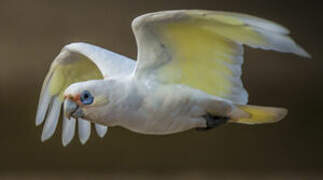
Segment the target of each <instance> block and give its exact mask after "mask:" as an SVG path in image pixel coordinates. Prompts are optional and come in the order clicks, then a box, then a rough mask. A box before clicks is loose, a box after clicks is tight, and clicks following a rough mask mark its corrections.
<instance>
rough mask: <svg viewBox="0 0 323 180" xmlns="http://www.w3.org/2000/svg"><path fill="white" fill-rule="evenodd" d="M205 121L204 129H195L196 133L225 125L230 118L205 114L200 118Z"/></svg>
mask: <svg viewBox="0 0 323 180" xmlns="http://www.w3.org/2000/svg"><path fill="white" fill-rule="evenodd" d="M202 117H203V118H204V119H205V120H206V127H205V128H196V130H198V131H206V130H210V129H212V128H215V127H218V126H220V125H222V124H225V123H226V122H227V121H228V120H229V119H230V118H229V117H221V116H213V115H211V114H209V113H208V114H206V115H204V116H202Z"/></svg>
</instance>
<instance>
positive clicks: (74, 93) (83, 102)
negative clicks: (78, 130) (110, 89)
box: [64, 80, 108, 120]
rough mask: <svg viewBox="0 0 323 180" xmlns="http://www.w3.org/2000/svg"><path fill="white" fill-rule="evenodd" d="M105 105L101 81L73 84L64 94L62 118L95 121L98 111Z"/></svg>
mask: <svg viewBox="0 0 323 180" xmlns="http://www.w3.org/2000/svg"><path fill="white" fill-rule="evenodd" d="M107 103H108V97H107V96H106V95H105V88H104V81H103V80H92V81H86V82H79V83H74V84H72V85H70V86H69V87H68V88H67V89H66V90H65V92H64V116H65V117H67V118H68V119H70V117H74V118H84V119H88V120H95V119H96V116H97V114H98V112H97V111H98V109H100V107H102V106H104V105H106V104H107Z"/></svg>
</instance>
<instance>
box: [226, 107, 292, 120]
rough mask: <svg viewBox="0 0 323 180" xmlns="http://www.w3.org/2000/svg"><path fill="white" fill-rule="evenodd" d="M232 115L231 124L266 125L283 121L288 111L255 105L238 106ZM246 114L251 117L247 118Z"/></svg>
mask: <svg viewBox="0 0 323 180" xmlns="http://www.w3.org/2000/svg"><path fill="white" fill-rule="evenodd" d="M242 112H244V113H242ZM232 113H233V114H232V116H231V119H230V120H229V122H230V123H240V124H264V123H274V122H278V121H280V120H282V119H283V118H284V117H285V116H286V115H287V109H285V108H277V107H264V106H253V105H237V110H235V111H233V112H232ZM246 114H249V115H248V116H246Z"/></svg>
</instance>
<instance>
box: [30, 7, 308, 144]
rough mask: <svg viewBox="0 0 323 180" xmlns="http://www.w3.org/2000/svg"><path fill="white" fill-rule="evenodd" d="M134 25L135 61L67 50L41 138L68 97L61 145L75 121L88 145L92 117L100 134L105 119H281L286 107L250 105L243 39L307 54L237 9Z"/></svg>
mask: <svg viewBox="0 0 323 180" xmlns="http://www.w3.org/2000/svg"><path fill="white" fill-rule="evenodd" d="M132 29H133V31H134V34H135V37H136V42H137V46H138V56H137V61H134V60H132V59H130V58H127V57H125V56H122V55H119V54H116V53H113V52H111V51H108V50H105V49H103V48H100V47H97V46H94V45H91V44H87V43H72V44H69V45H67V46H65V47H64V48H63V49H62V51H61V52H60V54H59V55H58V56H57V57H56V59H55V60H54V61H53V63H52V65H51V68H50V71H49V73H48V74H47V76H46V78H45V81H44V84H43V87H42V92H41V96H40V100H39V106H38V112H37V116H36V124H37V125H40V124H41V123H42V122H44V120H45V118H46V121H45V125H44V129H43V134H42V141H45V140H47V139H48V138H50V137H51V136H52V135H53V134H54V132H55V128H56V126H57V123H58V119H59V115H60V111H61V106H62V104H63V102H64V117H63V136H62V141H63V145H64V146H65V145H67V144H68V143H69V142H70V141H71V140H72V139H73V137H74V133H75V126H76V122H78V129H79V131H78V133H79V137H80V140H81V142H82V143H83V144H84V143H85V142H86V141H87V140H88V139H89V137H90V132H91V123H94V124H95V128H96V131H97V133H98V135H99V136H100V137H103V136H104V135H105V133H106V132H107V128H108V126H110V127H113V126H122V127H125V128H127V129H130V130H132V131H134V132H138V133H143V134H155V135H161V134H171V133H177V132H182V131H185V130H189V129H192V128H206V129H209V128H213V127H216V126H218V125H219V124H223V123H226V122H233V123H244V124H262V123H271V122H277V121H279V120H281V119H282V118H283V117H285V115H286V114H287V110H286V109H284V108H273V107H262V106H251V105H247V103H248V93H247V91H246V89H245V88H244V86H243V83H242V80H241V74H242V69H241V66H242V64H243V45H248V46H251V47H254V48H262V49H266V50H276V51H279V52H286V53H294V54H297V55H300V56H304V57H310V55H309V54H308V53H307V52H306V51H305V50H303V49H302V48H301V47H300V46H298V45H297V44H296V43H295V42H294V41H293V40H292V39H291V38H290V37H289V36H288V34H289V31H288V30H287V29H286V28H284V27H282V26H280V25H278V24H276V23H274V22H271V21H268V20H264V19H261V18H257V17H254V16H249V15H244V14H238V13H229V12H221V11H205V10H178V11H164V12H157V13H150V14H146V15H143V16H140V17H137V18H136V19H135V20H134V21H133V23H132Z"/></svg>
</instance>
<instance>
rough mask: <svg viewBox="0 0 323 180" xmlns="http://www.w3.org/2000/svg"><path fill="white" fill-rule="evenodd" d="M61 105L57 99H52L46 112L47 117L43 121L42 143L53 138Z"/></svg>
mask: <svg viewBox="0 0 323 180" xmlns="http://www.w3.org/2000/svg"><path fill="white" fill-rule="evenodd" d="M61 105H62V103H61V102H60V101H59V99H58V97H57V96H55V97H54V98H53V102H52V104H51V105H50V108H49V112H48V113H49V114H48V116H47V119H46V121H45V125H44V128H43V133H42V136H41V141H42V142H44V141H46V140H47V139H49V138H50V137H52V136H53V134H54V132H55V129H56V126H57V122H58V118H59V115H60V112H61Z"/></svg>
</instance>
